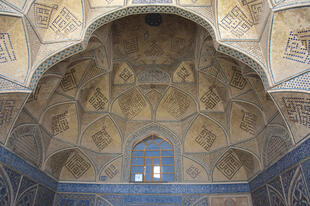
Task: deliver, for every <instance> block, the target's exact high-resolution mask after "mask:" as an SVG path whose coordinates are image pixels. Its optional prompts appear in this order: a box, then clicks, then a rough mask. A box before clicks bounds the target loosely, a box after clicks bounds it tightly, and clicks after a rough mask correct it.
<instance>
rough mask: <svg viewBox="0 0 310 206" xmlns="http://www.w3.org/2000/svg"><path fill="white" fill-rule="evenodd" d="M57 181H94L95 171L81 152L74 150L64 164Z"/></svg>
mask: <svg viewBox="0 0 310 206" xmlns="http://www.w3.org/2000/svg"><path fill="white" fill-rule="evenodd" d="M59 180H79V181H83V180H84V181H94V180H95V171H94V168H93V166H92V164H91V162H90V161H89V160H88V158H87V157H86V156H85V155H84V154H83V153H82V152H80V151H78V150H74V151H72V152H71V154H70V155H69V157H68V158H67V160H66V162H65V163H64V166H63V168H62V170H61V173H60V177H59Z"/></svg>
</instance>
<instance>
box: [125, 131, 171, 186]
mask: <svg viewBox="0 0 310 206" xmlns="http://www.w3.org/2000/svg"><path fill="white" fill-rule="evenodd" d="M173 159H174V154H173V147H172V145H171V144H170V143H169V142H168V141H167V140H164V139H162V138H160V137H157V136H155V135H151V136H149V137H147V138H145V139H143V140H142V141H140V142H138V143H137V144H135V145H134V147H133V150H132V159H131V181H132V182H173V181H174V160H173Z"/></svg>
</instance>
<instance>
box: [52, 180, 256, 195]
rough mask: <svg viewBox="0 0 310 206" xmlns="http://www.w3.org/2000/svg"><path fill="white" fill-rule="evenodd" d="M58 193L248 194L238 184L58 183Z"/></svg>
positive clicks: (247, 188) (247, 186)
mask: <svg viewBox="0 0 310 206" xmlns="http://www.w3.org/2000/svg"><path fill="white" fill-rule="evenodd" d="M57 191H58V192H71V193H97V194H104V193H113V194H197V193H202V194H225V193H246V192H250V188H249V185H248V184H247V183H238V184H79V183H58V188H57Z"/></svg>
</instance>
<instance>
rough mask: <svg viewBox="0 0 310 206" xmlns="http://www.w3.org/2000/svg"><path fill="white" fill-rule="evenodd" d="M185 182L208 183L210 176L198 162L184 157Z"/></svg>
mask: <svg viewBox="0 0 310 206" xmlns="http://www.w3.org/2000/svg"><path fill="white" fill-rule="evenodd" d="M183 165H184V181H187V182H200V181H203V182H207V181H208V174H207V172H206V170H205V169H204V168H203V167H202V166H201V165H200V164H198V163H197V162H195V161H193V160H191V159H189V158H187V157H183Z"/></svg>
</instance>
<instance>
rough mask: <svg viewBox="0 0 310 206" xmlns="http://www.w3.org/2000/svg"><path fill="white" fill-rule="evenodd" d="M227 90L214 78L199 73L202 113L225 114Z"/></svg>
mask: <svg viewBox="0 0 310 206" xmlns="http://www.w3.org/2000/svg"><path fill="white" fill-rule="evenodd" d="M227 97H228V91H227V88H226V87H225V85H224V84H223V83H221V82H220V81H218V80H217V79H215V78H214V77H212V76H209V75H206V74H204V73H202V72H200V73H199V104H200V110H202V111H208V112H210V111H213V112H224V111H225V110H224V109H225V101H226V99H227Z"/></svg>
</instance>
